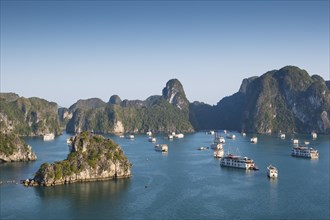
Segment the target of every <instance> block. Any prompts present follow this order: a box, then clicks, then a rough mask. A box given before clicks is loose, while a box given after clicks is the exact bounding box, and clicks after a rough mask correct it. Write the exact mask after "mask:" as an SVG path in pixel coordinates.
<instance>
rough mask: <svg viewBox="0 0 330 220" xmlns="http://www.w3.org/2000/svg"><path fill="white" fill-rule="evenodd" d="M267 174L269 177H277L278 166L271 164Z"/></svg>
mask: <svg viewBox="0 0 330 220" xmlns="http://www.w3.org/2000/svg"><path fill="white" fill-rule="evenodd" d="M267 169H268V170H267V176H268V177H269V178H277V176H278V170H277V168H276V167H274V166H273V165H269V166H268V167H267Z"/></svg>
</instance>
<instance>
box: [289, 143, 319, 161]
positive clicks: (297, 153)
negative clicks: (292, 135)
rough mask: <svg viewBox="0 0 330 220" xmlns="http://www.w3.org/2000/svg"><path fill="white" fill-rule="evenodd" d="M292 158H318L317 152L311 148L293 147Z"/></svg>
mask: <svg viewBox="0 0 330 220" xmlns="http://www.w3.org/2000/svg"><path fill="white" fill-rule="evenodd" d="M291 155H292V156H294V157H306V158H311V159H317V158H319V152H318V151H317V150H315V149H313V148H311V147H310V148H308V147H302V146H299V147H293V148H292V153H291Z"/></svg>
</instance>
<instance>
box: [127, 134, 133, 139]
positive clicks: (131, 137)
mask: <svg viewBox="0 0 330 220" xmlns="http://www.w3.org/2000/svg"><path fill="white" fill-rule="evenodd" d="M126 138H127V139H130V140H133V139H134V135H133V134H129V135H127V136H126Z"/></svg>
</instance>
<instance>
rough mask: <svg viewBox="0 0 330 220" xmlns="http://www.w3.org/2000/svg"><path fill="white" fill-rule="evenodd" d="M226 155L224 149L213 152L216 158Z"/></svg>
mask: <svg viewBox="0 0 330 220" xmlns="http://www.w3.org/2000/svg"><path fill="white" fill-rule="evenodd" d="M224 155H225V152H224V150H223V148H220V149H216V150H215V151H214V152H213V156H214V157H215V158H222V157H223V156H224Z"/></svg>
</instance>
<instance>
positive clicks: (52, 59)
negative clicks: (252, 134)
mask: <svg viewBox="0 0 330 220" xmlns="http://www.w3.org/2000/svg"><path fill="white" fill-rule="evenodd" d="M287 65H293V66H297V67H299V68H301V69H305V70H306V71H307V72H308V73H309V74H310V75H314V74H317V75H320V76H321V77H323V78H324V79H325V80H329V78H330V77H329V1H279V2H275V1H233V2H230V1H156V2H151V1H69V2H66V1H27V2H25V1H15V0H14V1H6V0H5V1H1V82H0V83H1V84H0V85H1V92H14V93H17V94H18V95H20V96H23V97H40V98H43V99H46V100H48V101H53V102H56V103H57V104H58V105H59V106H63V107H69V106H70V105H72V104H74V103H75V102H76V101H77V100H79V99H88V98H94V97H95V98H100V99H102V100H103V101H105V102H107V101H108V100H109V98H110V96H111V95H114V94H116V95H119V97H120V98H121V99H122V100H124V99H128V100H135V99H139V100H145V99H146V98H148V97H149V96H151V95H161V92H162V89H163V88H164V86H165V84H166V82H167V81H168V80H170V79H173V78H177V79H178V80H180V82H181V83H182V85H183V87H184V89H185V93H186V96H187V98H188V100H189V101H190V102H193V101H200V102H205V103H207V104H210V105H215V104H216V103H217V102H219V101H220V100H221V99H222V98H223V97H226V96H229V95H232V94H233V93H235V92H237V91H238V90H239V87H240V85H241V82H242V80H243V79H244V78H248V77H251V76H260V75H262V74H264V73H266V72H267V71H270V70H274V69H280V68H282V67H284V66H287Z"/></svg>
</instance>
